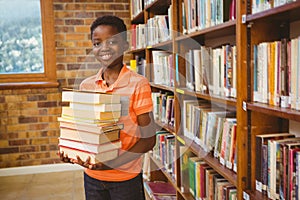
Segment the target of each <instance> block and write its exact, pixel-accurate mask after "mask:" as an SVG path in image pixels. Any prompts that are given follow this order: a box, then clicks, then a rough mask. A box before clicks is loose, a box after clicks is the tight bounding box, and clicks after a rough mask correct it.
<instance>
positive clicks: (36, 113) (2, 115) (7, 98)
mask: <svg viewBox="0 0 300 200" xmlns="http://www.w3.org/2000/svg"><path fill="white" fill-rule="evenodd" d="M53 6H54V16H55V34H56V35H55V38H56V39H55V42H56V60H57V66H56V67H57V80H58V82H59V83H60V86H59V88H45V89H13V90H0V167H1V168H3V167H14V166H26V165H38V164H49V163H56V162H60V161H59V159H58V157H57V155H56V152H57V143H58V140H57V137H58V136H59V127H58V123H57V120H56V118H57V116H59V115H60V112H61V102H60V99H61V93H60V92H61V89H62V88H64V87H76V86H77V85H78V83H79V82H80V81H81V80H82V79H83V78H85V77H87V76H90V75H91V74H94V73H95V72H96V71H97V64H96V63H95V62H94V59H93V58H92V56H91V55H90V52H91V42H90V30H89V27H90V24H91V23H92V21H93V20H94V19H95V18H96V17H98V16H102V15H106V14H111V15H117V16H119V17H121V18H122V19H124V21H125V22H126V24H128V26H127V27H130V26H129V23H130V18H129V4H128V1H127V0H115V1H108V0H54V5H53Z"/></svg>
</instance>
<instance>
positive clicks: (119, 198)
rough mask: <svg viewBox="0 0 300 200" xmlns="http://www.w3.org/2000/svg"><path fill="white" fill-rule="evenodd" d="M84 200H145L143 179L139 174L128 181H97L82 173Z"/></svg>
mask: <svg viewBox="0 0 300 200" xmlns="http://www.w3.org/2000/svg"><path fill="white" fill-rule="evenodd" d="M84 189H85V198H86V200H145V194H144V187H143V178H142V173H140V174H139V175H138V176H136V177H135V178H133V179H131V180H128V181H121V182H110V181H99V180H97V179H94V178H92V177H90V176H88V175H87V174H86V173H84Z"/></svg>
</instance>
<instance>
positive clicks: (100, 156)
mask: <svg viewBox="0 0 300 200" xmlns="http://www.w3.org/2000/svg"><path fill="white" fill-rule="evenodd" d="M59 150H60V151H61V152H64V154H65V155H67V156H68V158H72V159H77V156H79V157H80V159H81V160H83V161H85V160H87V159H88V157H90V162H91V163H92V164H95V163H97V162H104V161H107V160H112V159H114V158H116V157H118V155H119V150H118V149H113V150H110V151H105V152H101V153H97V154H96V153H92V152H88V151H81V150H78V149H74V148H69V147H65V146H59Z"/></svg>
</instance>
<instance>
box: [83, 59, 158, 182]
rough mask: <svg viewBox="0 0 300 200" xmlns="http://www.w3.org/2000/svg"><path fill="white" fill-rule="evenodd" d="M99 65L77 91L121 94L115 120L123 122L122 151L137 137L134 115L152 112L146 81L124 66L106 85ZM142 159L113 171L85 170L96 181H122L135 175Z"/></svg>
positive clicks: (138, 136)
mask: <svg viewBox="0 0 300 200" xmlns="http://www.w3.org/2000/svg"><path fill="white" fill-rule="evenodd" d="M102 73H103V68H101V69H100V70H99V72H98V73H97V74H96V75H94V76H91V77H89V78H87V79H85V80H83V82H82V83H81V84H80V89H81V90H90V91H99V92H110V93H113V94H119V95H121V103H122V112H121V113H122V114H121V118H120V120H119V122H120V123H123V124H124V128H123V130H122V131H121V132H120V140H121V142H122V148H121V151H120V153H122V151H123V150H125V151H126V150H127V149H129V148H130V147H132V146H133V145H134V144H135V143H136V142H137V141H138V140H139V138H140V132H139V129H138V126H137V116H138V115H141V114H143V113H147V112H151V111H152V107H153V105H152V99H151V88H150V84H149V82H148V80H147V79H146V78H145V77H143V76H141V75H139V74H137V73H135V72H133V71H131V70H129V69H127V67H126V65H124V66H123V68H122V69H121V71H120V74H119V76H118V78H117V80H116V81H115V83H114V84H112V85H110V86H109V87H107V85H106V83H105V80H103V79H102V76H101V75H102ZM141 168H142V158H141V157H140V158H139V159H136V160H133V161H131V162H129V163H126V164H124V165H122V166H120V167H118V168H117V169H113V170H89V169H86V173H87V174H88V175H89V176H91V177H93V178H95V179H98V180H103V181H124V180H129V179H132V178H134V177H135V176H137V175H138V174H139V173H140V172H141Z"/></svg>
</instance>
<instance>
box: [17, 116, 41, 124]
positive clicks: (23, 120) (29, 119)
mask: <svg viewBox="0 0 300 200" xmlns="http://www.w3.org/2000/svg"><path fill="white" fill-rule="evenodd" d="M36 122H38V119H37V117H24V116H20V117H19V123H20V124H28V123H36Z"/></svg>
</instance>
